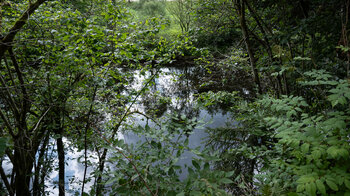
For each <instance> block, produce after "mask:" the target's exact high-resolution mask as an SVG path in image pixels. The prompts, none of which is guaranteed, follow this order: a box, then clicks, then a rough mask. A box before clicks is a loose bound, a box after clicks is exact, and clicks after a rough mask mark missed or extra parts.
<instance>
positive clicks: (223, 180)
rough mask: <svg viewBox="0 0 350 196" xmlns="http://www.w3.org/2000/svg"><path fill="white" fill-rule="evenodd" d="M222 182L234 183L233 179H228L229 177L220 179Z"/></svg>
mask: <svg viewBox="0 0 350 196" xmlns="http://www.w3.org/2000/svg"><path fill="white" fill-rule="evenodd" d="M220 182H221V183H224V184H232V183H233V181H232V180H230V179H228V178H222V179H221V180H220Z"/></svg>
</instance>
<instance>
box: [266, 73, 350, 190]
mask: <svg viewBox="0 0 350 196" xmlns="http://www.w3.org/2000/svg"><path fill="white" fill-rule="evenodd" d="M305 75H306V76H308V77H310V78H312V79H313V81H311V82H303V83H302V84H303V85H309V86H310V85H311V86H312V85H314V86H318V85H326V86H327V88H328V89H327V91H323V93H325V94H326V93H327V92H328V96H327V98H326V99H323V100H324V102H323V103H325V104H326V105H327V106H328V107H331V106H333V109H332V111H330V109H326V110H324V111H322V112H318V113H313V115H311V112H309V110H310V111H311V110H312V107H315V106H309V105H308V104H307V103H305V101H304V100H303V98H301V97H293V96H289V97H286V96H284V97H283V98H282V99H273V98H270V97H265V98H264V99H262V100H260V101H259V102H260V103H261V105H262V106H263V107H264V108H265V109H266V110H268V111H271V113H270V114H269V115H268V116H267V117H265V118H264V120H265V122H266V125H267V127H268V128H269V129H272V130H274V131H275V132H276V134H275V137H276V138H277V139H278V144H277V145H276V146H275V147H274V148H275V151H279V152H281V154H280V155H279V157H283V158H282V160H281V159H280V158H277V159H276V161H274V162H273V163H274V164H275V165H272V164H271V166H273V167H277V168H292V169H290V170H288V169H286V171H288V174H285V175H287V176H291V177H293V176H294V177H296V178H297V180H296V182H297V185H296V187H294V189H295V191H296V192H298V193H301V194H306V195H318V194H321V195H327V194H330V193H332V192H340V193H344V194H345V193H346V192H349V190H350V189H349V188H350V181H349V178H350V173H349V169H350V166H349V164H350V163H349V155H350V145H349V142H348V133H349V127H348V121H349V116H348V114H349V112H350V110H349V108H348V104H349V100H350V89H349V83H348V81H346V80H340V81H338V82H337V81H334V80H331V79H332V78H333V76H332V75H330V74H328V73H327V72H325V71H323V70H319V71H312V72H307V73H305ZM270 171H271V172H273V173H274V172H275V171H273V170H270ZM282 171H283V170H282ZM284 186H288V185H284Z"/></svg>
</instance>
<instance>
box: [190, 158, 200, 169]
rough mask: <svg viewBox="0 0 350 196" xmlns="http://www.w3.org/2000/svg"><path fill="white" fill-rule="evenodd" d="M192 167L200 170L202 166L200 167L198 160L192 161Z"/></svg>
mask: <svg viewBox="0 0 350 196" xmlns="http://www.w3.org/2000/svg"><path fill="white" fill-rule="evenodd" d="M192 165H193V166H194V167H195V168H196V169H197V170H200V169H201V166H199V164H198V162H197V161H196V160H192Z"/></svg>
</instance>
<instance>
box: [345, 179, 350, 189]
mask: <svg viewBox="0 0 350 196" xmlns="http://www.w3.org/2000/svg"><path fill="white" fill-rule="evenodd" d="M344 184H345V186H346V188H348V189H350V181H349V180H348V179H345V180H344Z"/></svg>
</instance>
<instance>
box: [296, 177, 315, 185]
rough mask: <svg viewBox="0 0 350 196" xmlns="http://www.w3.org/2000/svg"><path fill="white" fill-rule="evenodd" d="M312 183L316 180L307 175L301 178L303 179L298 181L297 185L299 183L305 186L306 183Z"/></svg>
mask: <svg viewBox="0 0 350 196" xmlns="http://www.w3.org/2000/svg"><path fill="white" fill-rule="evenodd" d="M312 181H315V178H314V177H312V176H308V175H305V176H301V177H300V178H299V179H298V180H297V183H299V184H305V183H309V182H312Z"/></svg>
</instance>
